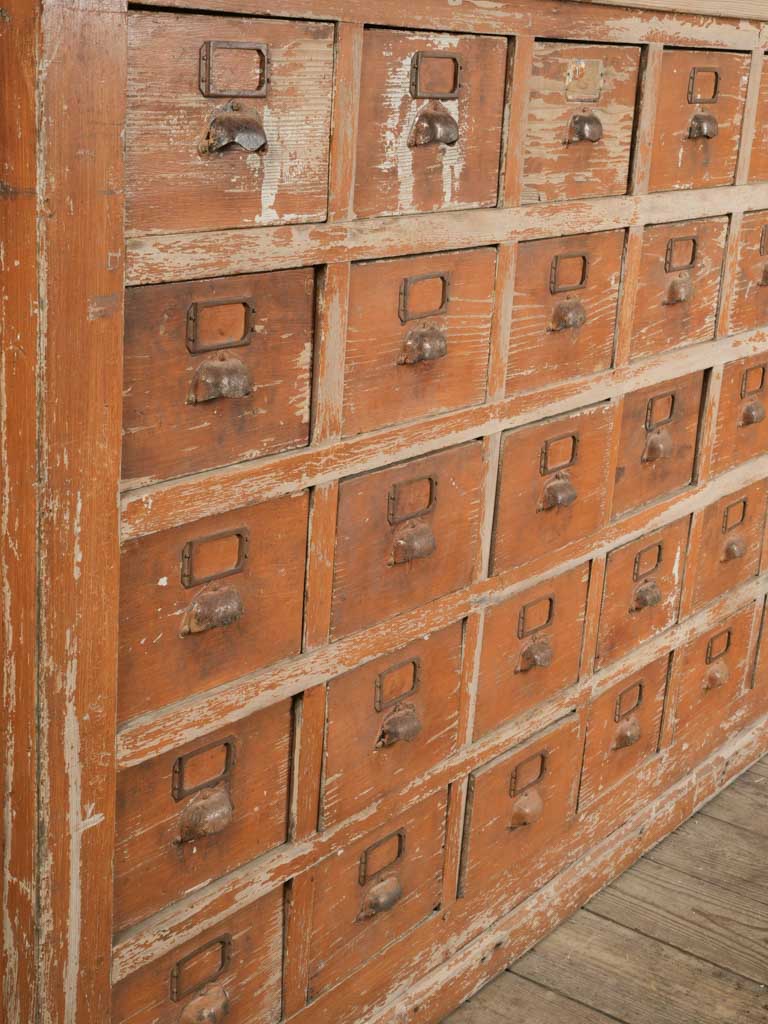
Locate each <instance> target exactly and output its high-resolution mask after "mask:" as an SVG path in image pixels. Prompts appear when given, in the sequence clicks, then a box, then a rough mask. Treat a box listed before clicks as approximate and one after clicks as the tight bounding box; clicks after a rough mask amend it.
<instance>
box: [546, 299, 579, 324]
mask: <svg viewBox="0 0 768 1024" xmlns="http://www.w3.org/2000/svg"><path fill="white" fill-rule="evenodd" d="M586 322H587V311H586V309H584V306H583V305H582V303H581V302H579V300H578V299H566V300H565V301H564V302H558V304H557V305H556V306H555V311H554V313H553V314H552V328H551V329H552V330H553V331H576V330H578V329H579V327H583V326H584V324H585V323H586Z"/></svg>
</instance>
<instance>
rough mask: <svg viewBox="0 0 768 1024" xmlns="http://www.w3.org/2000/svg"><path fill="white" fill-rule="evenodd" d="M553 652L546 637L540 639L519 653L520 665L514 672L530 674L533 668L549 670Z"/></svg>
mask: <svg viewBox="0 0 768 1024" xmlns="http://www.w3.org/2000/svg"><path fill="white" fill-rule="evenodd" d="M554 656H555V652H554V651H553V650H552V644H551V643H550V642H549V640H547V638H546V637H544V636H543V637H540V639H538V640H534V641H533V643H530V644H528V646H527V647H524V648H523V649H522V651H521V652H520V663H519V665H518V666H517V668H516V669H515V672H531V671H532V670H533V669H535V668H549V666H550V665H551V664H552V659H553V657H554Z"/></svg>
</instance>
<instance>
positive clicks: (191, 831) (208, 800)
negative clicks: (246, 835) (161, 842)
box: [178, 786, 234, 843]
mask: <svg viewBox="0 0 768 1024" xmlns="http://www.w3.org/2000/svg"><path fill="white" fill-rule="evenodd" d="M233 814H234V808H233V806H232V800H231V799H230V796H229V792H228V790H227V788H226V786H216V787H215V789H201V790H200V792H199V793H196V794H195V795H194V796H193V797H192V799H191V800H190V801H189V803H188V804H187V805H186V807H185V808H184V810H183V811H182V812H181V814H180V816H179V840H178V841H179V842H180V843H191V842H194V841H195V840H198V839H206V838H207V837H208V836H215V835H218V833H219V832H223V831H224V829H225V828H227V826H228V825H230V824H231V823H232V815H233Z"/></svg>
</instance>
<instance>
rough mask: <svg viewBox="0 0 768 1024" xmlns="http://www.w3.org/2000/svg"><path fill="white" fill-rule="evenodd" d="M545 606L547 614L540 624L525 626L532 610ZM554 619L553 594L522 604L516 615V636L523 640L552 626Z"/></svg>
mask: <svg viewBox="0 0 768 1024" xmlns="http://www.w3.org/2000/svg"><path fill="white" fill-rule="evenodd" d="M545 603H546V605H547V614H546V617H545V618H543V619H542V620H541V621H540V622H536V623H535V625H533V626H529V625H527V620H528V615H529V614H532V610H533V609H534V608H536V607H537V606H539V605H542V604H545ZM554 617H555V596H554V594H547V596H546V597H540V598H537V599H536V600H535V601H530V602H529V603H528V604H524V605H523V607H522V608H521V609H520V611H519V612H518V615H517V636H518V639H519V640H524V639H525V638H526V637H527V636H533V635H534V633H539V632H541V630H542V629H546V628H547V626H551V625H552V620H553V619H554Z"/></svg>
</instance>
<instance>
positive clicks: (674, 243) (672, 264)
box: [664, 235, 699, 274]
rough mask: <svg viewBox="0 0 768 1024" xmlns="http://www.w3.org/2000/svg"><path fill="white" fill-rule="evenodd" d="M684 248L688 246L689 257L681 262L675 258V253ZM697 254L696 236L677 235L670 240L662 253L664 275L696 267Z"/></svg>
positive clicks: (697, 241) (697, 243)
mask: <svg viewBox="0 0 768 1024" xmlns="http://www.w3.org/2000/svg"><path fill="white" fill-rule="evenodd" d="M684 246H690V249H689V253H690V256H689V257H688V259H685V260H683V261H682V262H681V261H680V260H678V259H677V258H676V257H675V251H676V250H678V249H681V248H683V247H684ZM698 253H699V240H698V238H697V237H696V235H679V236H678V237H676V238H670V239H669V241H668V242H667V248H666V251H665V253H664V273H665V274H674V273H677V272H679V271H681V270H690V269H691V268H692V267H695V266H696V259H697V257H698Z"/></svg>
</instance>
